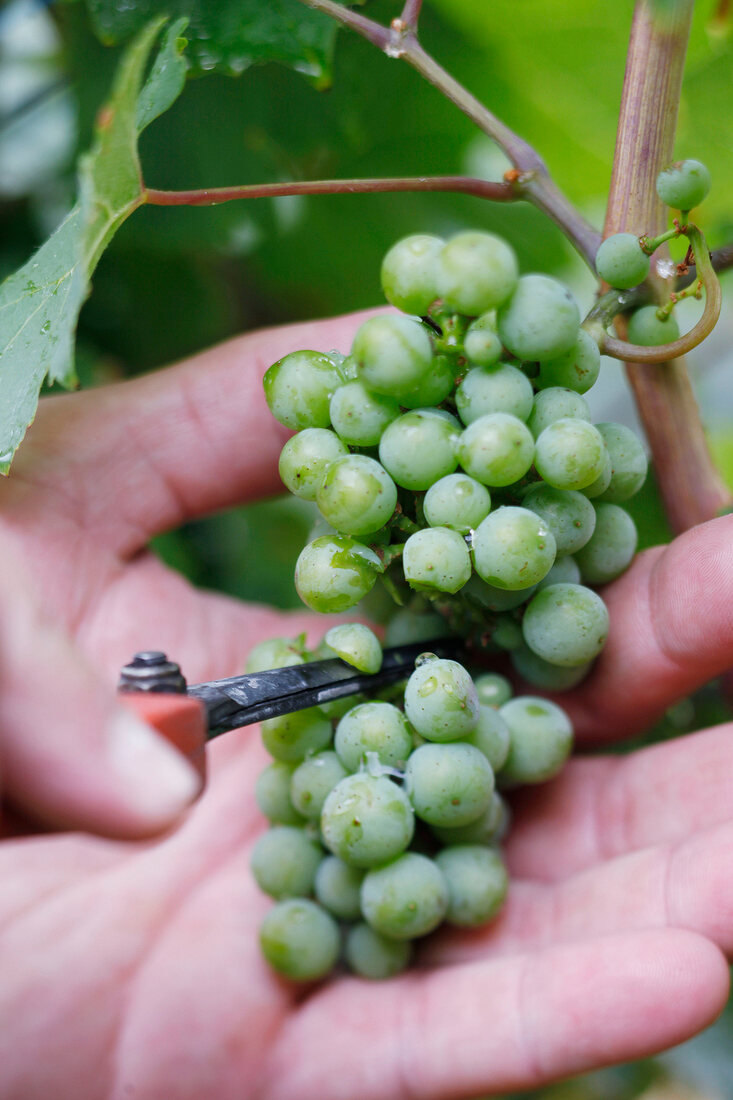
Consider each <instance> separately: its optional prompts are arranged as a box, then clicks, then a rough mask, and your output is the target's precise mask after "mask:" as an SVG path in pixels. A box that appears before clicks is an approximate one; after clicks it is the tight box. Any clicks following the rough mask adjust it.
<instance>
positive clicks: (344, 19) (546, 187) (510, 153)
mask: <svg viewBox="0 0 733 1100" xmlns="http://www.w3.org/2000/svg"><path fill="white" fill-rule="evenodd" d="M301 3H304V4H306V5H307V6H308V7H310V8H315V9H316V10H317V11H322V12H324V13H325V14H326V15H330V16H331V17H332V18H333V19H335V20H337V21H338V22H339V23H341V24H342V26H344V27H348V28H349V29H350V30H353V31H356V33H357V34H360V35H361V36H362V37H363V38H366V39H367V41H369V42H371V43H372V44H373V45H375V46H377V47H378V48H379V49H380V50H382V51H383V52H384V53H386V54H387V56H388V57H392V58H399V59H401V60H403V61H406V62H407V64H408V65H411V66H412V68H413V69H415V70H416V71H417V72H418V73H420V75H421V76H422V77H424V78H425V80H427V81H428V82H429V83H430V84H432V85H433V86H434V87H435V88H437V89H438V91H439V92H441V93H442V94H443V95H444V96H445V97H446V99H449V100H450V101H451V102H452V103H454V104H455V106H456V107H458V109H459V110H460V111H462V112H463V113H464V114H465V115H467V117H468V118H470V119H471V121H472V122H474V123H475V124H476V125H477V126H478V128H479V129H480V130H482V131H483V132H484V133H485V134H487V135H488V137H490V138H491V139H492V140H493V141H495V142H496V144H497V145H498V146H499V147H500V148H501V149H502V150H503V151H504V152H505V153H506V155H507V157H508V158H509V160H510V161H511V163H512V166H513V167H512V168H511V169H510V170H509V172H507V173H506V174H505V177H504V179H505V182H506V183H511V184H513V185H514V187H515V196H514V197H516V198H524V199H526V200H527V201H528V202H531V203H533V204H534V205H535V206H536V207H537V208H538V209H539V210H542V211H543V212H544V213H545V214H547V216H548V217H549V218H551V220H552V221H554V222H555V224H556V225H557V226H558V227H559V228H560V229H561V230H562V232H563V233H564V235H565V236H566V238H567V239H568V240H569V241H570V243H571V244H572V245H573V246H574V247H575V248H576V249H577V251H578V252H579V253H580V255H581V256H582V257H583V259H584V260H585V261H586V263H587V264H588V265H589V266H590V267H591V268H593V266H594V260H595V255H596V252H597V251H598V246H599V244H600V241H601V238H600V236H599V234H598V232H597V231H596V230H595V229H594V228H593V226H592V225H590V223H589V222H587V221H586V220H585V219H584V218H583V217H582V216H581V214H580V213H579V212H578V211H577V210H576V209H575V207H574V206H573V205H572V203H571V202H570V201H569V199H567V198H566V196H565V195H564V194H563V193H562V191H561V190H560V189H559V188H558V187H557V185H556V184H555V183H554V182H553V180H552V179H551V178H550V174H549V172H548V171H547V166H546V165H545V163H544V161H543V160H542V157H541V156H540V155H539V153H538V152H537V151H536V150H535V149H534V148H533V147H532V146H531V145H530V144H529V143H528V142H526V141H525V140H524V139H523V138H521V137H519V135H518V134H515V133H514V131H513V130H510V129H509V127H508V126H506V125H505V123H503V122H502V121H501V119H499V118H497V116H496V115H494V114H492V112H491V111H490V110H489V109H488V108H487V107H485V106H484V105H483V104H482V103H481V102H480V101H479V100H478V99H476V97H475V96H473V95H472V94H471V93H470V92H469V91H468V90H467V89H466V88H464V87H463V85H462V84H460V83H459V82H458V81H457V80H456V79H455V78H454V77H452V76H451V75H450V73H448V72H446V70H445V69H444V68H443V67H442V66H441V65H439V64H438V63H437V61H435V59H434V58H433V57H432V56H431V55H430V54H429V53H427V52H426V50H425V49H423V47H422V45H421V44H420V42H419V41H418V38H417V33H416V26H415V24H414V23H411V22H410V21H409V20H407V19H397V20H394V21H393V22H392V24H391V26H390V27H389V28H387V27H383V26H382V25H381V23H377V22H375V21H374V20H372V19H367V18H366V16H364V15H361V14H359V12H355V11H351V10H350V9H349V8H345V7H344V6H343V5H342V4H337V3H335V2H334V0H301ZM419 7H420V5H419V4H411V3H410V0H407V3H406V5H405V8H406V9H408V8H409V11H408V14H411V13H412V11H413V10H414V9H415V8H417V9H419Z"/></svg>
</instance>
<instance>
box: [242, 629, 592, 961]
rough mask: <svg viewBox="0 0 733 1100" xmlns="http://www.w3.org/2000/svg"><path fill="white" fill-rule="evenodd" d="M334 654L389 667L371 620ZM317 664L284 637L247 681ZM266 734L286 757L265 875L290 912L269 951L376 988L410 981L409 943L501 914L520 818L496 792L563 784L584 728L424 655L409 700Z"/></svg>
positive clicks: (272, 923)
mask: <svg viewBox="0 0 733 1100" xmlns="http://www.w3.org/2000/svg"><path fill="white" fill-rule="evenodd" d="M326 654H328V655H330V656H332V657H333V656H334V655H338V656H340V657H342V659H344V660H347V661H348V662H349V663H351V664H353V665H355V666H356V667H357V668H359V669H360V670H362V671H367V672H368V671H375V670H376V669H377V668H379V666H380V664H381V659H382V652H381V646H380V644H379V642H378V640H377V638H376V637H375V635H374V634H372V632H371V631H370V630H369V629H368V628H367V627H365V626H362V625H360V624H343V625H340V626H337V627H335V628H334V629H333V630H331V631H329V632H328V634H327V635H326V638H325V644H324V645H323V646H322V647H321V649H320V650H319V652H318V654H317V655H318V656H324V655H326ZM312 656H315V654H310V653H308V652H307V651H306V650H304V649H303V646H302V642H301V641H297V640H295V641H293V640H289V639H275V640H274V641H271V642H265V643H263V644H262V645H261V646H258V647H257V648H256V649H255V650H254V651H253V652H252V654H251V655H250V660H249V662H248V671H250V672H256V671H260V670H261V669H262V668H265V667H268V668H269V667H272V666H273V664H275V665H284V664H295V663H300V662H302V661H304V660H306V659H308V658H310V657H312ZM398 699H399V703H400V705H397V702H398ZM346 708H348V709H346ZM334 711H335V713H334ZM262 737H263V740H264V743H265V746H266V747H267V749H268V751H269V752H270V754H271V755H272V756H273V757H274V761H273V763H272V764H270V765H269V766H268V767H266V768H265V770H264V771H263V772H262V774H261V775H260V777H259V779H258V782H257V788H256V797H257V802H258V804H259V807H260V809H261V810H262V812H263V814H264V815H265V817H267V818H268V820H269V821H270V824H271V828H270V829H269V830H268V831H267V832H265V833H264V834H263V835H262V836H261V837H260V839H259V840H258V841H257V843H256V845H255V847H254V849H253V852H252V858H251V866H252V871H253V873H254V877H255V879H256V880H257V883H258V884H259V886H260V888H261V889H262V890H263V891H264V892H265V893H267V894H269V895H270V896H271V897H273V898H274V899H275V900H276V902H277V904H276V905H275V906H274V908H272V909H271V910H270V911H269V913H268V914H267V916H266V917H265V919H264V921H263V924H262V927H261V930H260V942H261V945H262V951H263V954H264V956H265V958H266V959H267V961H268V963H270V965H271V966H272V967H273V968H274V969H275V970H277V971H278V972H279V973H281V974H283V975H285V976H287V977H289V978H292V979H294V980H300V981H305V980H314V979H318V978H322V977H324V976H325V975H326V974H328V973H329V972H330V971H331V970H332V969H333V968H334V967H335V966H336V965H337V964H339V962H340V961H341V960H343V961H344V962H345V964H346V966H347V967H348V968H349V969H350V970H352V971H353V972H354V973H356V974H359V975H361V976H362V977H365V978H373V979H377V978H388V977H390V976H391V975H393V974H397V973H398V972H399V971H401V970H402V969H403V968H404V967H405V966H406V965H407V964H408V962H409V959H410V954H411V942H412V941H413V940H414V939H416V938H418V937H421V936H425V935H427V934H428V933H430V932H432V931H433V930H434V929H436V928H437V927H438V926H439V925H440V924H441V923H442V922H443V921H445V922H447V923H448V924H451V925H454V926H458V927H462V928H473V927H476V926H478V925H483V924H486V923H487V922H488V921H491V920H492V919H493V918H494V917H495V916H496V914H497V913H498V912H499V910H500V908H501V906H502V903H503V901H504V897H505V895H506V891H507V874H506V870H505V868H504V863H503V861H502V857H501V853H500V849H499V847H498V845H499V842H500V840H501V838H502V836H503V835H504V831H505V829H506V827H507V820H508V814H507V807H506V804H505V802H504V800H503V798H502V796H501V795H500V794H499V793H498V792H497V790H496V786H497V784H498V785H500V786H501V787H508V786H516V785H518V784H525V783H538V782H542V781H544V780H546V779H549V778H550V777H551V776H553V775H555V774H556V773H557V772H558V770H559V769H560V768H561V767H562V765H563V763H564V762H565V760H566V758H567V756H568V754H569V752H570V748H571V743H572V728H571V725H570V722H569V720H568V718H567V716H566V715H565V713H564V712H563V711H562V710H561V708H560V707H558V706H556V705H555V704H554V703H551V702H549V701H547V700H545V699H540V698H537V697H534V696H516V697H514V698H512V690H511V687H510V685H509V682H508V681H507V680H506V679H505V678H504V677H502V676H500V675H498V674H494V673H485V674H482V675H480V676H478V677H477V678H476V680H475V681H474V680H473V679H472V677H471V676H470V675H469V673H468V671H467V670H466V669H465V668H464V667H463V665H461V664H459V663H458V662H457V661H452V660H445V659H441V658H438V657H436V656H435V655H433V654H430V653H426V654H424V655H423V656H422V657H419V658H418V659H417V661H416V662H415V670H414V672H412V674H411V675H410V677H409V679H408V680H407V682H406V684H404V685H402V686H401V689H400V692H399V697H398V698H396V697H395V695H394V691H393V692H392V701H387V700H386V699H383V698H378V699H374V700H370V701H364V702H357V704H356V705H353V700H348V701H346V702H344V701H340V702H339V703H338V704H329V705H328V706H326V707H314V708H311V709H310V710H307V711H301V712H299V713H296V714H291V715H287V716H284V717H281V718H274V719H270V720H269V721H266V722H264V723H263V724H262Z"/></svg>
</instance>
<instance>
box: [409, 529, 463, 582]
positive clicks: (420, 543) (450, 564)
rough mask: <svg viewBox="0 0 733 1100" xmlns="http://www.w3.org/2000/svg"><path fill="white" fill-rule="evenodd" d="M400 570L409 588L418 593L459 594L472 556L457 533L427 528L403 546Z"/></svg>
mask: <svg viewBox="0 0 733 1100" xmlns="http://www.w3.org/2000/svg"><path fill="white" fill-rule="evenodd" d="M402 569H403V572H404V575H405V580H406V581H407V583H408V584H409V585H410V587H411V588H415V589H417V590H418V591H420V592H451V593H453V592H458V590H459V589H460V588H463V586H464V584H465V583H466V581H467V580H468V579H469V577H470V576H471V555H470V554H469V551H468V547H467V546H466V541H465V539H464V538H463V536H462V535H459V534H458V532H457V531H451V530H449V528H447V527H427V528H425V529H424V530H422V531H416V532H415V534H414V535H410V537H409V538H408V540H407V542H406V543H405V545H404V549H403V552H402Z"/></svg>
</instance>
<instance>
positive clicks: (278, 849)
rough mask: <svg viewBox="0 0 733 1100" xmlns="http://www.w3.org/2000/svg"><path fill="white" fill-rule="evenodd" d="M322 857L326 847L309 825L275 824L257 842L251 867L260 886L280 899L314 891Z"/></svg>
mask: <svg viewBox="0 0 733 1100" xmlns="http://www.w3.org/2000/svg"><path fill="white" fill-rule="evenodd" d="M322 859H323V849H322V848H321V846H320V844H319V843H318V842H317V841H316V840H313V838H312V837H311V835H310V834H309V833H308V832H307V831H306V830H305V829H301V828H298V827H296V826H294V825H274V826H273V827H272V828H271V829H268V830H267V832H266V833H263V834H262V835H261V836H260V837H259V839H258V840H257V842H256V843H255V846H254V848H253V849H252V855H251V856H250V867H251V869H252V874H253V875H254V877H255V881H256V883H257V885H258V886H259V888H260V890H263V891H264V893H266V894H269V895H270V897H272V898H275V899H276V900H279V899H280V898H294V897H303V896H305V895H307V894H310V893H312V891H313V881H314V879H315V876H316V870H317V868H318V865H319V863H320V862H321V860H322Z"/></svg>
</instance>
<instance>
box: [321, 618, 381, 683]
mask: <svg viewBox="0 0 733 1100" xmlns="http://www.w3.org/2000/svg"><path fill="white" fill-rule="evenodd" d="M323 640H324V642H325V643H326V645H327V646H328V648H329V649H332V650H333V652H334V653H335V654H336V656H337V657H340V658H341V660H342V661H346V663H347V665H352V666H353V667H354V668H358V670H359V672H368V673H373V672H379V670H380V668H381V667H382V647H381V645H380V643H379V638H378V637H377V636H376V634H375V633H374V631H373V630H370V629H369V627H368V626H365V625H364V623H339V624H338V626H332V627H331V629H330V630H329V631H327V632H326V635H325V637H324V639H323Z"/></svg>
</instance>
